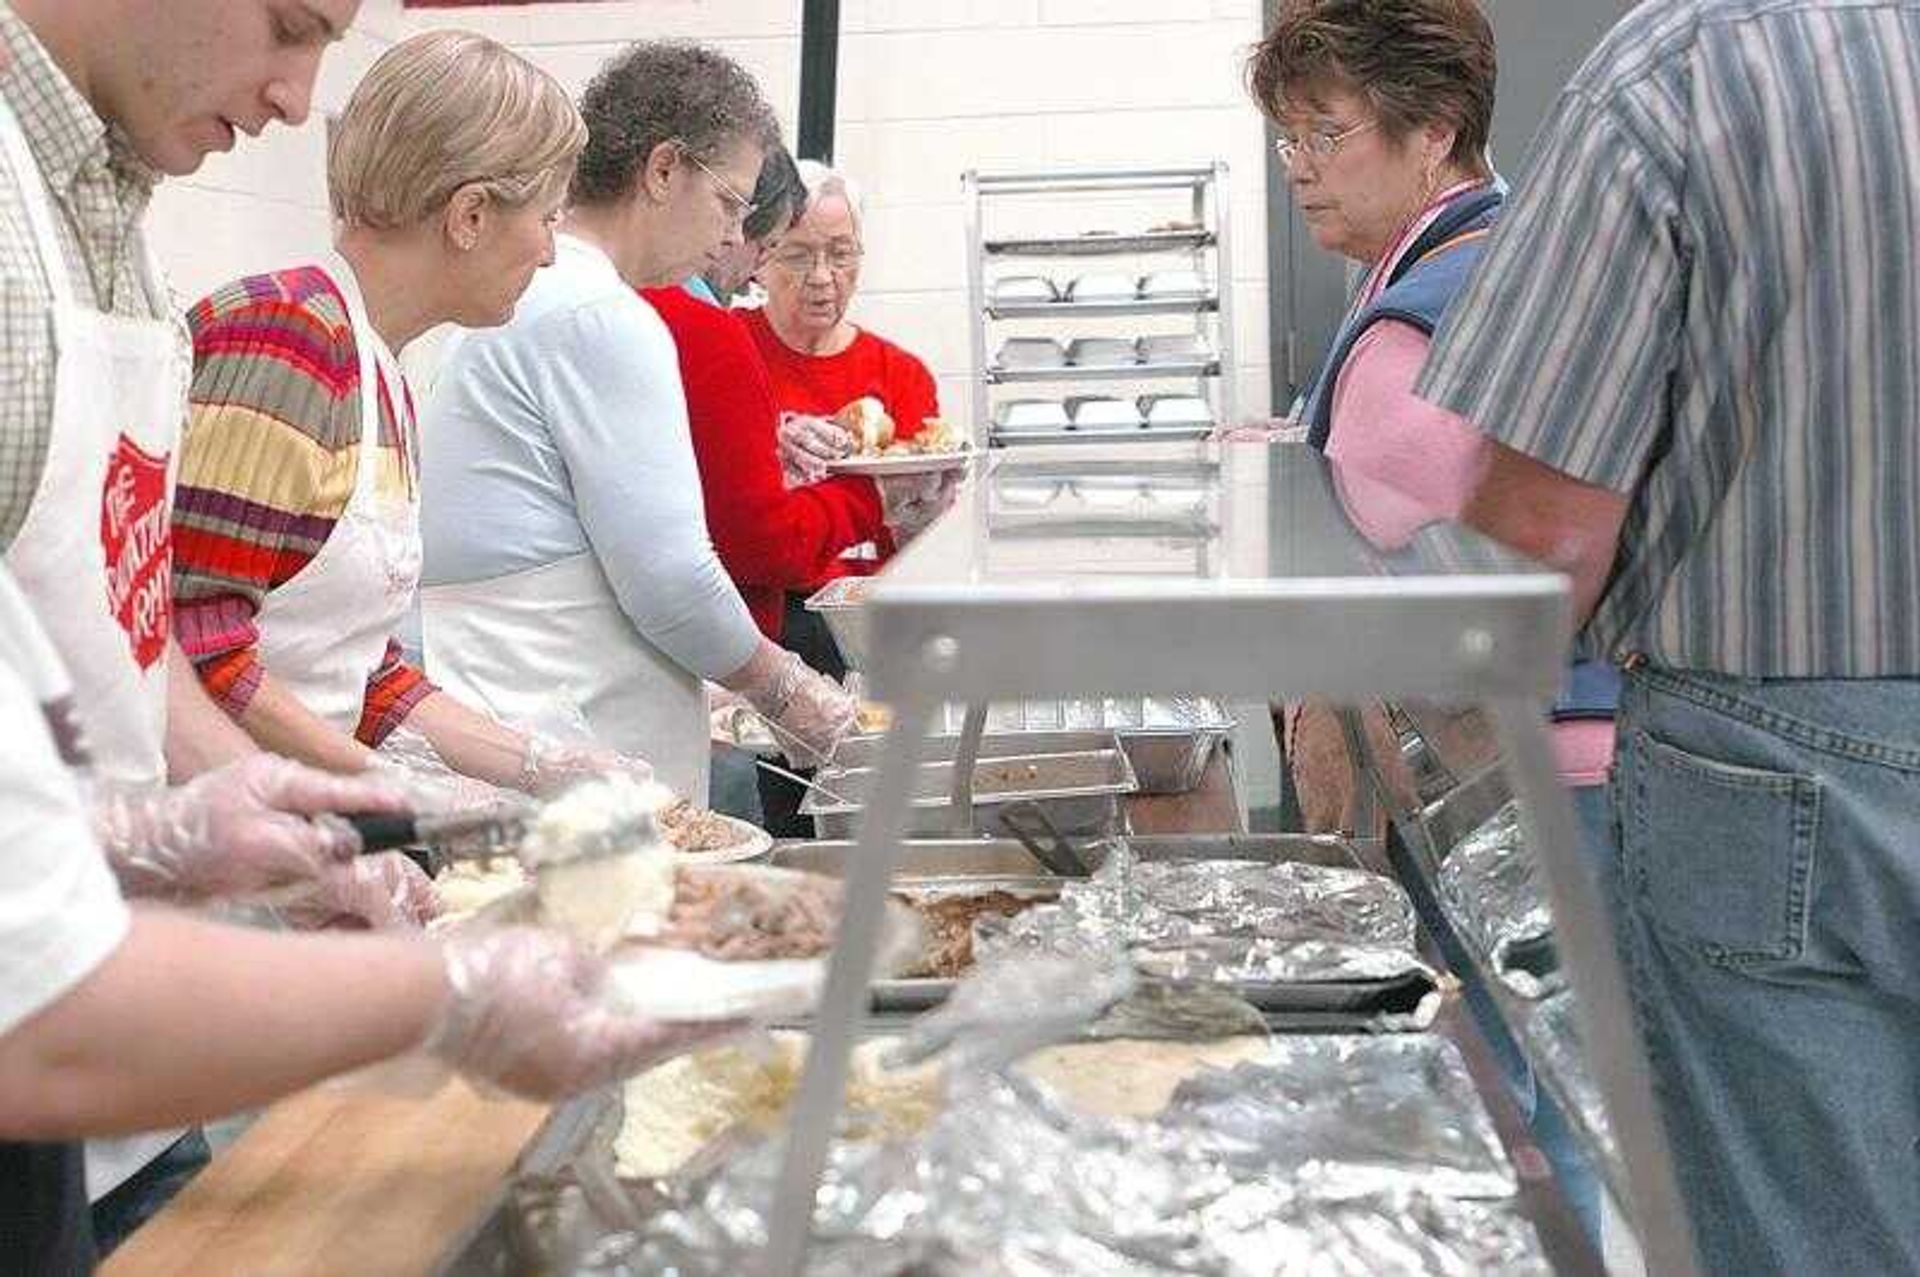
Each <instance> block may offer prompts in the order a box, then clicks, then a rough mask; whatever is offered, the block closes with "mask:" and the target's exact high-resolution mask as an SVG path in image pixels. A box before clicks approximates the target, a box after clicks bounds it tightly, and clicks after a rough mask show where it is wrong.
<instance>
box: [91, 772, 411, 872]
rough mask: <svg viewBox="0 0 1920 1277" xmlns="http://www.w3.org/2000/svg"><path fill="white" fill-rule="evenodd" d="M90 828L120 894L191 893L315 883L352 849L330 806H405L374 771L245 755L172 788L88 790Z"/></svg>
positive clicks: (354, 838) (355, 846)
mask: <svg viewBox="0 0 1920 1277" xmlns="http://www.w3.org/2000/svg"><path fill="white" fill-rule="evenodd" d="M91 797H92V808H93V827H94V832H95V834H96V835H97V836H98V837H99V839H100V844H101V846H102V847H104V848H105V849H106V853H107V859H108V861H109V863H111V864H112V865H113V869H114V873H115V874H116V875H117V876H118V877H119V879H120V884H121V887H122V888H123V889H124V890H125V891H126V892H127V894H129V895H136V896H147V897H159V898H164V899H168V900H176V901H183V902H193V901H202V900H212V899H217V898H225V897H236V896H251V895H257V894H260V893H262V892H266V891H269V890H272V889H274V888H278V887H284V886H288V885H290V884H296V883H307V882H317V881H319V880H320V879H321V878H322V877H323V876H324V875H325V873H326V871H327V869H328V868H329V867H332V866H337V865H338V864H339V863H340V862H342V861H345V860H347V859H349V858H351V857H352V856H353V855H354V853H356V852H358V851H359V850H360V836H359V835H358V834H356V833H354V831H353V829H352V827H351V826H349V825H348V824H347V823H346V822H345V821H340V820H328V819H314V820H310V819H308V817H309V816H315V817H319V816H323V815H324V814H325V813H332V812H375V811H380V812H392V811H405V810H406V809H407V798H406V795H405V793H404V792H403V791H401V790H400V789H399V788H398V787H396V786H395V785H393V784H392V783H390V782H389V781H386V780H384V779H382V778H381V777H379V776H338V775H335V774H333V773H331V772H323V771H317V770H315V769H314V768H311V767H307V766H304V765H302V764H300V763H296V762H294V761H293V760H291V759H287V758H281V757H279V756H277V755H274V754H252V755H249V756H248V757H246V758H243V759H240V760H239V761H238V762H235V763H230V764H228V765H227V766H225V767H222V768H220V769H219V770H217V771H211V772H207V773H205V774H204V775H201V776H196V777H195V778H194V779H193V780H191V781H189V782H188V783H187V784H185V785H182V786H180V787H179V788H177V789H141V790H116V789H113V788H111V787H104V786H103V787H99V788H96V789H95V790H94V791H93V793H92V796H91Z"/></svg>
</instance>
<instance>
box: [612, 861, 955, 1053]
mask: <svg viewBox="0 0 1920 1277" xmlns="http://www.w3.org/2000/svg"><path fill="white" fill-rule="evenodd" d="M841 904H842V887H841V883H840V880H839V879H837V878H829V877H827V876H825V875H822V874H811V873H802V872H800V871H798V870H793V869H775V868H770V867H768V866H765V865H681V866H680V867H679V868H678V869H677V870H676V872H675V874H674V877H673V896H672V902H671V904H670V906H669V907H668V908H667V909H666V911H665V913H664V915H663V916H657V917H655V918H653V919H641V918H638V917H636V922H638V923H640V925H637V926H634V927H632V928H631V929H629V931H628V933H627V935H626V937H625V938H624V939H623V940H622V941H621V942H620V943H618V944H617V945H615V946H614V948H613V949H612V951H611V952H610V953H609V954H608V958H609V960H610V962H611V974H610V978H611V980H612V981H613V988H614V989H615V991H616V992H617V994H618V995H619V996H620V998H621V999H622V1000H623V1001H624V1002H625V1003H626V1004H627V1005H628V1006H630V1007H631V1008H633V1009H634V1010H636V1011H638V1012H641V1013H644V1014H646V1015H648V1016H651V1017H653V1018H655V1019H658V1020H666V1021H673V1022H681V1023H685V1022H694V1021H712V1020H732V1019H743V1018H755V1019H762V1020H766V1019H780V1018H786V1017H791V1016H799V1015H805V1014H807V1013H808V1012H810V1011H812V1010H813V1008H814V1006H815V1005H816V1004H817V1003H818V1002H819V1000H820V991H821V989H822V988H823V987H824V986H825V984H826V978H827V956H828V953H829V951H830V950H831V949H832V948H833V944H834V941H835V939H836V938H837V933H838V932H839V929H840V910H841ZM924 947H925V940H924V937H923V935H922V931H921V924H920V921H919V919H918V917H917V916H916V915H915V914H914V912H913V910H912V909H911V907H909V906H907V905H906V904H904V903H902V902H899V901H889V902H888V904H887V914H886V918H885V920H884V923H883V929H882V933H881V941H880V952H879V954H878V955H877V958H876V962H875V972H876V974H878V975H891V974H893V973H894V972H897V971H899V970H901V969H902V968H904V967H905V966H907V965H909V964H911V963H912V962H913V961H915V960H916V958H917V957H918V955H919V954H920V953H921V952H922V950H923V949H924Z"/></svg>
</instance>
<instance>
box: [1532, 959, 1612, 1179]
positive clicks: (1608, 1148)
mask: <svg viewBox="0 0 1920 1277" xmlns="http://www.w3.org/2000/svg"><path fill="white" fill-rule="evenodd" d="M1521 1031H1522V1033H1523V1034H1524V1035H1525V1037H1526V1039H1527V1045H1528V1047H1529V1048H1530V1050H1529V1052H1528V1053H1529V1055H1531V1056H1532V1058H1533V1062H1534V1066H1535V1067H1536V1068H1538V1069H1539V1070H1540V1071H1541V1072H1542V1073H1544V1074H1546V1075H1547V1077H1548V1078H1549V1079H1550V1080H1551V1081H1552V1083H1553V1086H1554V1089H1555V1090H1556V1091H1557V1092H1558V1093H1559V1094H1560V1095H1561V1096H1563V1097H1565V1099H1566V1101H1567V1103H1568V1104H1571V1105H1572V1106H1573V1107H1574V1109H1575V1110H1576V1111H1575V1112H1574V1113H1572V1114H1569V1116H1570V1117H1572V1118H1573V1119H1574V1120H1576V1121H1577V1122H1579V1123H1580V1124H1581V1125H1582V1126H1584V1127H1586V1129H1587V1131H1588V1132H1589V1133H1591V1134H1592V1136H1593V1138H1594V1139H1595V1140H1596V1141H1597V1142H1598V1143H1599V1145H1600V1151H1601V1153H1602V1154H1603V1155H1604V1156H1605V1157H1606V1158H1607V1160H1608V1161H1610V1162H1612V1163H1613V1164H1614V1166H1615V1168H1618V1167H1619V1164H1620V1149H1619V1146H1618V1145H1616V1144H1615V1143H1614V1139H1613V1125H1612V1123H1611V1122H1609V1121H1608V1120H1607V1104H1606V1101H1605V1100H1604V1099H1602V1098H1601V1095H1600V1087H1599V1085H1598V1083H1596V1082H1595V1080H1594V1076H1593V1066H1592V1065H1591V1064H1589V1063H1588V1061H1587V1053H1586V1048H1585V1046H1584V1045H1583V1044H1582V1042H1581V1037H1580V1022H1579V1015H1578V1009H1577V1008H1576V1007H1575V1005H1574V998H1573V994H1572V993H1571V992H1562V993H1557V994H1555V995H1554V996H1553V997H1550V998H1548V999H1547V1000H1546V1001H1544V1002H1542V1003H1541V1004H1540V1005H1539V1006H1538V1007H1535V1008H1534V1009H1533V1013H1532V1014H1531V1015H1529V1016H1527V1018H1526V1020H1525V1021H1524V1023H1523V1025H1522V1028H1521ZM1614 1179H1615V1182H1616V1183H1624V1182H1625V1176H1624V1174H1622V1175H1616V1176H1615V1177H1614Z"/></svg>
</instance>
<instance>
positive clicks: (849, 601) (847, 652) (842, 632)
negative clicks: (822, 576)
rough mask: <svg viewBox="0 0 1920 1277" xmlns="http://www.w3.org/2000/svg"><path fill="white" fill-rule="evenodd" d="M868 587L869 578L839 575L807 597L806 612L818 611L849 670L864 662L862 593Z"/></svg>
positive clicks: (865, 591)
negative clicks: (836, 578) (835, 579)
mask: <svg viewBox="0 0 1920 1277" xmlns="http://www.w3.org/2000/svg"><path fill="white" fill-rule="evenodd" d="M872 586H873V579H872V578H871V577H864V576H843V577H841V578H840V579H839V580H838V581H830V582H828V583H827V584H826V585H823V586H821V587H820V588H819V589H818V590H815V591H814V592H813V595H812V597H810V598H809V599H808V600H807V605H806V606H807V611H809V612H818V613H819V614H820V616H821V619H823V620H824V621H826V623H827V629H828V630H829V631H830V632H831V633H832V634H833V641H834V643H835V644H837V645H838V646H839V648H840V656H841V659H843V660H844V661H846V663H847V665H848V666H849V667H850V668H852V669H860V668H862V667H864V666H865V665H866V663H867V611H866V593H867V591H868V590H869V589H871V588H872Z"/></svg>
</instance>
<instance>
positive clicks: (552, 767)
mask: <svg viewBox="0 0 1920 1277" xmlns="http://www.w3.org/2000/svg"><path fill="white" fill-rule="evenodd" d="M577 726H578V730H579V731H580V732H582V733H584V732H585V731H586V730H587V729H586V723H585V720H582V721H581V722H580V723H579V724H578V725H577ZM504 731H505V734H506V735H507V739H508V740H509V741H514V740H517V741H518V742H519V748H520V761H519V766H518V774H517V775H516V776H514V777H513V778H512V779H511V780H510V781H508V782H507V784H505V785H490V784H488V783H487V782H486V781H484V780H479V779H477V778H475V777H472V776H463V775H461V774H460V773H459V772H456V771H454V770H453V769H452V768H451V767H449V766H448V765H447V762H446V760H445V759H444V758H442V757H441V756H440V752H439V751H438V750H436V749H435V748H434V747H433V742H432V741H430V740H428V739H427V738H426V737H425V736H424V735H422V734H421V733H419V732H417V731H415V730H413V729H412V728H411V727H407V726H405V725H404V724H403V725H402V726H400V727H398V728H396V729H394V731H392V732H391V733H389V734H388V736H387V739H386V740H385V741H383V742H381V745H380V749H379V751H378V752H377V753H376V754H375V755H374V756H373V761H372V762H371V763H370V764H369V765H368V766H369V768H370V769H378V770H380V771H381V772H382V773H383V774H386V775H389V776H391V777H392V778H393V779H394V780H395V783H397V784H399V785H401V786H402V787H403V788H404V789H405V790H406V792H407V795H408V797H409V798H410V799H411V801H412V805H413V810H415V811H431V812H444V811H479V810H482V809H484V808H486V807H488V806H490V805H492V804H494V803H504V804H505V805H508V806H513V805H516V804H517V803H518V801H519V800H518V798H517V797H516V791H517V792H518V793H527V794H531V795H533V796H534V797H536V798H551V797H553V796H554V795H556V794H559V793H561V792H563V791H565V790H567V789H569V788H571V787H572V786H573V785H574V784H575V783H577V782H579V781H582V780H589V779H592V778H593V777H596V776H605V775H610V774H613V773H625V774H626V775H628V776H630V777H632V778H633V779H634V780H635V781H638V782H641V783H645V782H647V781H651V780H652V779H653V764H651V763H649V762H647V761H646V760H645V759H644V758H636V757H635V756H633V755H631V754H622V753H620V752H619V751H618V750H613V749H607V748H605V747H604V746H600V745H596V744H593V743H592V742H591V741H587V740H581V741H574V740H567V739H564V738H562V737H559V736H553V735H549V734H548V733H546V732H543V731H539V730H536V729H531V728H526V727H521V726H517V725H514V726H509V727H507V728H505V729H504Z"/></svg>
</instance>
